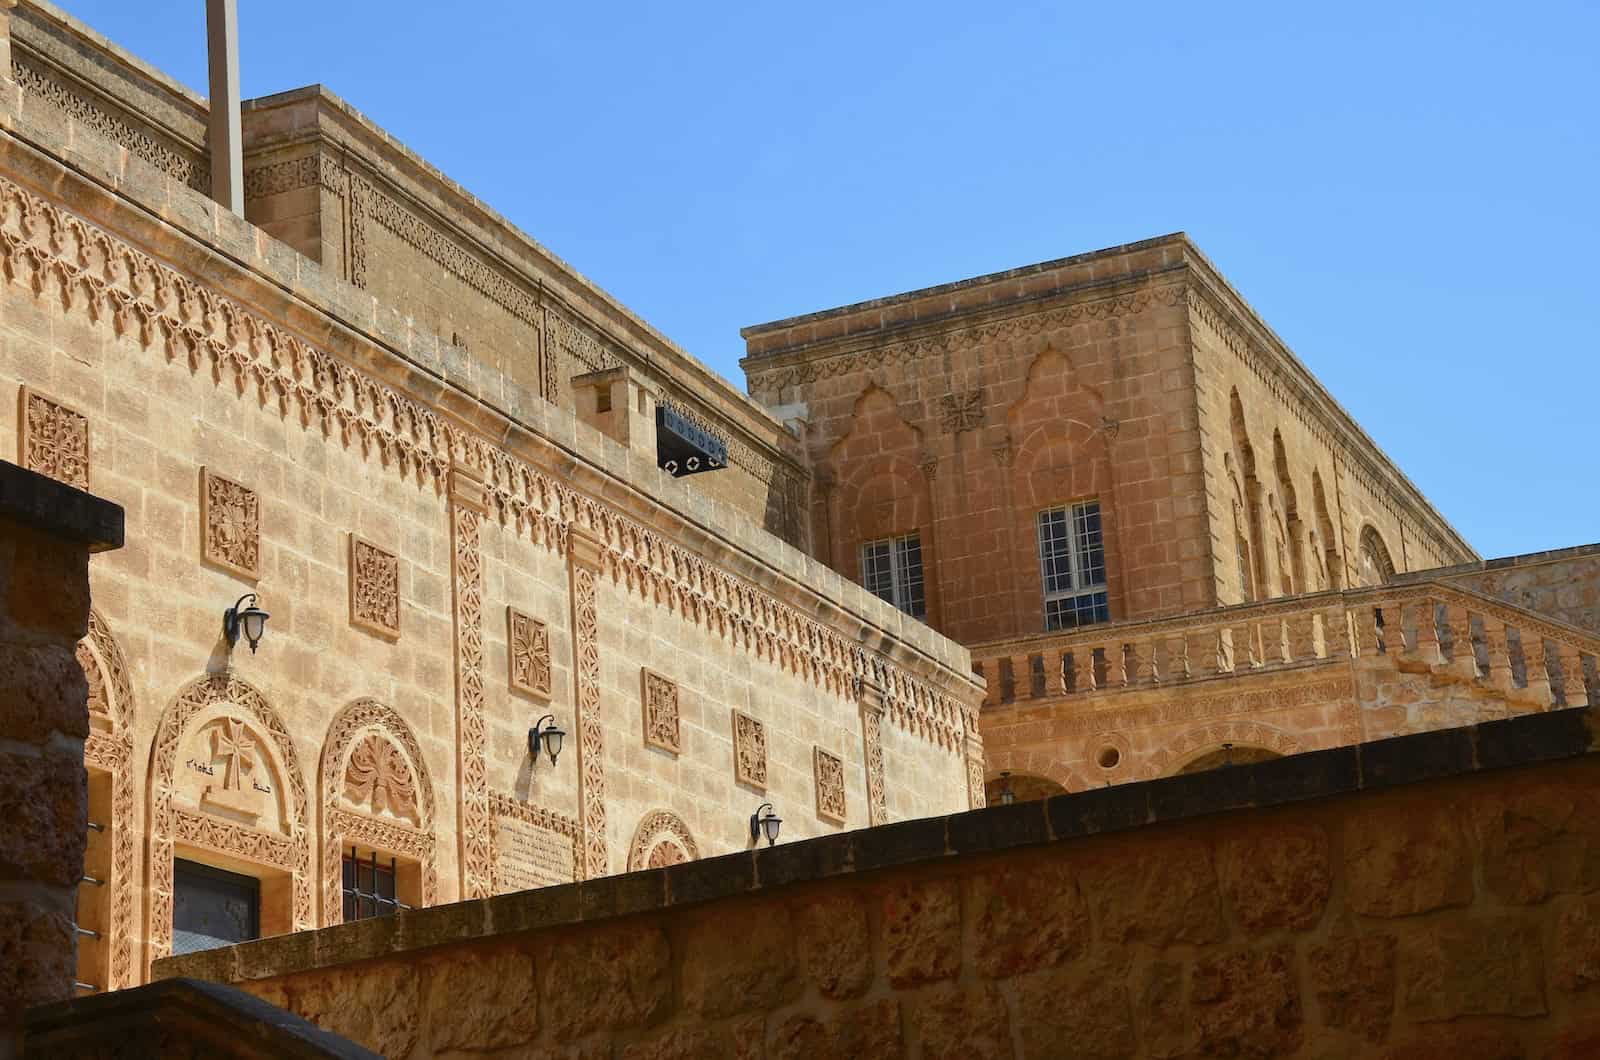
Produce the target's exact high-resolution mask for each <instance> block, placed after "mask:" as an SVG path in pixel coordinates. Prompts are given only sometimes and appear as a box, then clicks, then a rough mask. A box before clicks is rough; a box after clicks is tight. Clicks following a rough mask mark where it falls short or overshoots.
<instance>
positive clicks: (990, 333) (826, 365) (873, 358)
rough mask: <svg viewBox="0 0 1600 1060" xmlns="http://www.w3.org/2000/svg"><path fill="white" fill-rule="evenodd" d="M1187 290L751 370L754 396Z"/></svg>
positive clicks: (1126, 309) (1119, 310) (1102, 315)
mask: <svg viewBox="0 0 1600 1060" xmlns="http://www.w3.org/2000/svg"><path fill="white" fill-rule="evenodd" d="M1183 297H1184V287H1183V285H1182V284H1176V285H1171V286H1166V287H1157V288H1153V289H1148V290H1143V291H1135V292H1133V293H1131V294H1116V295H1108V296H1105V297H1102V298H1089V299H1081V300H1079V301H1075V302H1073V303H1072V304H1070V305H1064V306H1060V307H1058V308H1055V309H1045V310H1037V311H1031V310H1023V311H1021V312H1019V313H1018V314H1017V315H1016V316H1013V317H1008V318H1006V319H1004V320H995V321H989V322H985V323H982V324H976V325H973V326H971V327H965V328H952V329H950V330H948V331H941V332H939V333H937V334H934V335H924V336H921V337H919V338H915V339H908V340H906V341H904V342H892V343H887V344H885V345H882V346H874V347H871V348H868V349H865V350H859V349H858V350H845V351H842V352H840V353H838V354H834V355H832V356H824V357H817V358H815V359H811V360H806V361H802V362H799V363H796V364H789V365H781V366H779V367H775V368H768V369H764V370H763V369H759V368H757V369H755V370H753V371H750V372H748V373H747V374H748V377H749V383H750V392H751V393H761V392H767V391H773V390H777V389H780V388H782V387H786V386H798V385H801V384H804V383H813V382H816V381H817V380H818V379H831V378H833V377H835V376H839V375H845V374H848V373H850V372H855V371H870V370H871V369H873V368H877V367H879V366H880V365H885V364H899V363H902V362H905V361H912V360H921V359H930V360H931V359H936V358H939V357H942V356H944V355H945V354H948V353H952V352H954V351H956V350H966V349H973V348H976V347H978V346H985V345H989V344H991V343H997V342H1007V341H1011V340H1014V339H1018V338H1022V337H1025V336H1029V335H1039V334H1043V333H1046V332H1050V331H1056V330H1058V329H1060V328H1063V327H1066V326H1068V325H1070V324H1075V323H1078V322H1079V321H1082V320H1110V319H1113V318H1115V317H1121V316H1127V315H1128V314H1130V313H1139V312H1143V311H1144V310H1145V309H1147V308H1149V307H1150V306H1151V305H1162V306H1175V305H1178V304H1180V303H1181V302H1182V301H1183Z"/></svg>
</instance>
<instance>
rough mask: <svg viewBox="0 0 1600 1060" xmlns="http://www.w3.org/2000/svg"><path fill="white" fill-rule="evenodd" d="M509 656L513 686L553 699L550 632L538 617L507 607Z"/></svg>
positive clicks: (529, 693)
mask: <svg viewBox="0 0 1600 1060" xmlns="http://www.w3.org/2000/svg"><path fill="white" fill-rule="evenodd" d="M506 655H507V656H508V657H509V658H510V660H511V675H510V679H511V687H512V688H514V689H515V690H517V691H518V692H523V693H526V694H527V695H530V696H534V697H536V698H538V699H549V698H550V632H549V630H547V629H546V628H545V624H544V623H543V622H540V621H539V620H538V619H537V618H530V617H528V616H527V615H525V614H523V613H522V612H521V611H518V610H517V609H516V608H514V607H508V608H506Z"/></svg>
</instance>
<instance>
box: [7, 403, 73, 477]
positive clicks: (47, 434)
mask: <svg viewBox="0 0 1600 1060" xmlns="http://www.w3.org/2000/svg"><path fill="white" fill-rule="evenodd" d="M19 394H20V396H19V398H18V405H19V408H18V410H17V424H18V431H19V435H20V437H19V439H18V441H17V453H18V454H19V455H20V456H21V457H22V466H23V467H25V468H27V469H28V470H30V471H37V472H39V474H41V475H49V476H50V477H51V478H53V479H55V480H56V481H58V482H65V483H66V484H67V485H69V486H76V487H77V488H78V489H81V490H87V489H88V488H89V419H88V417H87V416H85V415H84V414H83V413H81V412H78V411H76V410H75V409H71V408H68V407H67V406H66V405H63V404H62V403H61V402H59V401H56V400H54V399H52V398H47V397H45V396H44V395H43V394H41V393H39V392H38V391H37V390H31V389H29V388H28V387H23V388H22V389H21V391H20V392H19Z"/></svg>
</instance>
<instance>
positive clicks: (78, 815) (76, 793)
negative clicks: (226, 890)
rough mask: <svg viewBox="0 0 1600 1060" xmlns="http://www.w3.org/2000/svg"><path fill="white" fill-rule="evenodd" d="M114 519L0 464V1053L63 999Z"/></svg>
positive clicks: (68, 986)
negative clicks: (81, 649) (95, 603)
mask: <svg viewBox="0 0 1600 1060" xmlns="http://www.w3.org/2000/svg"><path fill="white" fill-rule="evenodd" d="M3 17H4V12H3V11H0V18H3ZM0 29H3V26H0ZM121 514H122V513H121V512H119V511H117V510H116V508H115V506H113V505H111V504H108V503H106V502H105V501H102V500H99V499H97V498H95V497H91V496H89V495H87V494H85V493H82V492H79V491H77V490H72V489H68V488H66V487H64V486H62V485H60V484H59V483H56V482H54V481H51V480H50V479H48V478H46V477H44V476H42V475H38V474H35V473H32V472H29V471H26V470H24V469H22V468H19V467H17V466H16V465H15V464H11V463H9V462H0V819H3V820H4V821H5V827H4V828H0V1056H6V1057H9V1056H12V1055H14V1049H15V1044H14V1041H13V1036H14V1034H15V1032H16V1030H17V1027H18V1025H19V1024H20V1022H21V1016H22V1010H23V1009H25V1008H28V1007H29V1006H32V1005H38V1004H42V1003H44V1002H48V1001H56V1000H59V999H62V998H67V997H71V996H72V993H73V989H72V983H73V978H74V965H75V957H76V953H77V945H78V939H77V936H76V934H75V932H74V930H73V928H74V925H75V923H76V922H77V918H76V916H75V912H74V894H75V892H76V890H77V888H78V882H79V879H80V877H82V876H83V874H84V836H85V829H84V819H85V816H86V813H87V810H88V804H89V792H88V789H87V786H86V784H85V783H84V772H83V747H84V741H85V739H87V738H88V737H89V735H90V719H89V707H88V698H89V697H88V688H87V685H86V684H85V681H84V676H83V670H82V669H81V668H80V667H79V665H78V660H77V658H76V656H75V649H76V645H77V641H78V639H79V638H80V637H82V636H83V635H84V632H85V626H86V624H87V621H88V615H89V554H90V552H92V551H96V552H97V551H103V550H105V549H107V548H115V547H117V546H118V545H120V544H121V543H122V522H121Z"/></svg>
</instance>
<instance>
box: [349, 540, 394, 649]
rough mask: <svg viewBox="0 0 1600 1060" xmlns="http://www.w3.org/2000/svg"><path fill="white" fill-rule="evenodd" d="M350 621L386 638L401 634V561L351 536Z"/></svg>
mask: <svg viewBox="0 0 1600 1060" xmlns="http://www.w3.org/2000/svg"><path fill="white" fill-rule="evenodd" d="M350 621H351V622H352V623H353V624H355V625H356V626H359V627H360V628H362V629H365V630H369V631H371V632H373V633H377V634H379V635H380V636H384V637H391V638H393V637H398V636H399V635H400V560H399V559H398V558H396V556H395V555H394V554H393V553H392V552H385V551H384V550H383V549H381V548H379V547H378V546H377V545H374V544H372V543H371V542H370V541H365V540H362V539H361V538H359V537H357V536H356V535H355V534H351V535H350Z"/></svg>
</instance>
